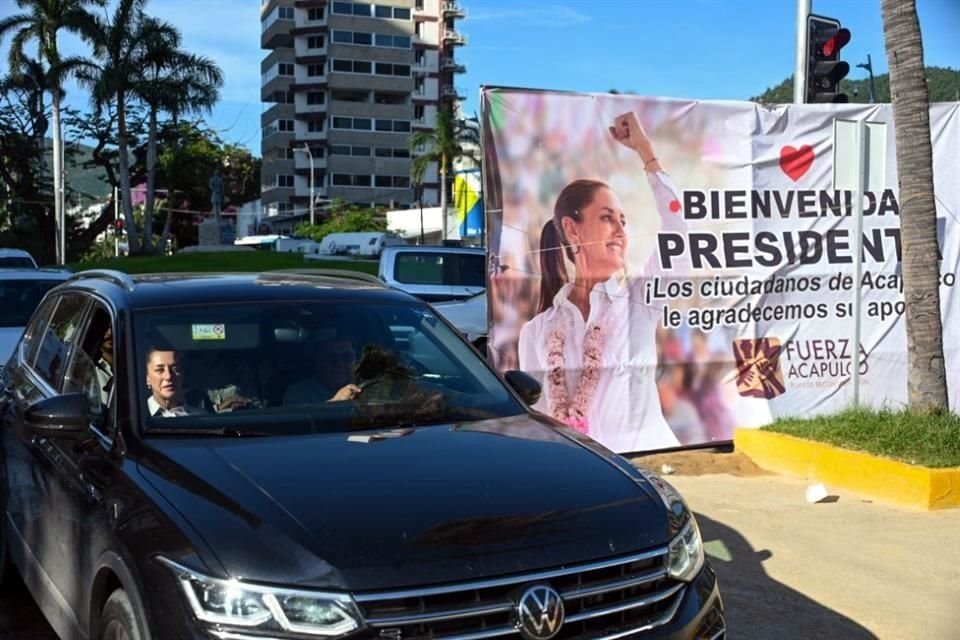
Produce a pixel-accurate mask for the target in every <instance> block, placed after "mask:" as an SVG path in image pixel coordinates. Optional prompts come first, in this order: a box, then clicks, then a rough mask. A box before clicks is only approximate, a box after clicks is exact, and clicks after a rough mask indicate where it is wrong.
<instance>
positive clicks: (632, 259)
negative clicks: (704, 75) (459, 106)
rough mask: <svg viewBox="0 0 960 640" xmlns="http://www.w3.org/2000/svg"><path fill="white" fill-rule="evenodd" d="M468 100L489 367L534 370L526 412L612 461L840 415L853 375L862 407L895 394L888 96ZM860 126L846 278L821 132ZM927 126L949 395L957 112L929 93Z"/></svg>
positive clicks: (955, 343)
mask: <svg viewBox="0 0 960 640" xmlns="http://www.w3.org/2000/svg"><path fill="white" fill-rule="evenodd" d="M481 102H482V133H483V139H484V165H485V171H484V194H485V197H484V200H485V203H486V218H487V234H488V235H487V238H488V247H489V253H490V274H489V288H488V296H489V314H490V334H489V350H490V355H491V358H492V359H493V362H494V364H495V366H496V367H497V368H498V369H499V370H501V371H506V370H510V369H520V370H523V371H525V372H527V373H529V374H531V375H533V376H534V377H536V378H537V379H538V380H539V381H540V382H541V384H542V385H543V394H542V396H541V399H540V401H539V402H538V403H537V404H536V405H535V408H536V409H538V410H540V411H543V412H544V413H547V414H550V415H552V416H554V417H555V418H557V419H559V420H561V421H563V422H565V423H566V424H567V425H569V426H571V427H572V428H574V429H577V430H579V431H581V432H584V433H587V434H589V435H590V436H591V437H592V438H594V439H596V440H597V441H598V442H600V443H601V444H603V445H605V446H607V447H608V448H610V449H612V450H614V451H617V452H621V453H626V452H640V451H649V450H657V449H664V448H672V447H682V446H693V445H700V444H705V443H710V442H717V441H729V440H731V439H732V435H733V429H734V428H735V427H758V426H762V425H764V424H768V423H769V422H771V421H773V420H775V419H776V418H778V417H787V416H810V415H814V414H821V413H828V412H832V411H836V410H840V409H842V408H845V407H846V406H848V405H849V404H850V402H851V399H852V395H853V392H852V371H853V367H858V368H859V374H860V376H859V377H860V393H859V395H860V401H861V403H863V404H865V405H868V406H873V407H882V406H890V407H893V408H896V407H897V406H900V405H902V404H903V403H905V402H906V395H907V390H906V336H905V330H904V324H905V319H904V315H903V311H904V308H903V295H902V289H903V280H902V277H901V269H900V265H901V259H902V256H901V243H900V227H899V224H900V219H899V211H900V202H899V200H898V188H897V185H898V182H897V166H896V155H895V152H896V148H895V140H894V131H893V126H892V121H893V117H892V110H891V108H890V106H889V105H777V106H764V105H758V104H754V103H748V102H726V101H715V102H710V101H685V100H673V99H659V98H644V97H637V96H628V95H616V94H576V93H565V92H548V91H534V90H526V89H504V88H484V89H483V90H482V92H481ZM860 119H865V120H867V121H869V122H870V123H872V124H871V127H872V128H871V131H872V132H873V134H872V136H873V138H877V137H878V135H877V133H876V132H877V131H880V132H882V135H883V136H885V138H886V140H885V141H883V140H881V142H885V144H884V145H883V146H884V147H885V154H886V158H885V160H884V162H883V165H882V167H881V168H880V169H878V167H877V166H876V162H875V161H874V166H872V167H868V168H867V173H868V174H869V175H871V176H875V177H876V179H873V181H872V184H870V185H869V189H868V190H867V191H866V192H865V193H864V199H863V222H862V224H863V227H862V236H861V237H862V254H861V255H862V256H863V262H862V276H861V279H860V282H859V283H855V282H854V275H855V264H854V257H855V255H856V249H855V235H854V234H855V233H856V225H857V218H856V215H855V209H856V207H855V205H854V198H853V193H852V192H851V191H849V190H847V189H842V188H838V186H839V185H837V184H835V181H834V167H833V159H834V137H835V134H834V124H835V121H836V120H860ZM883 123H888V124H889V125H890V126H886V127H883V126H882V125H883ZM931 129H932V140H933V155H934V174H935V191H936V193H935V196H936V202H937V216H938V234H939V242H940V250H941V253H942V259H941V263H940V265H941V288H940V294H941V303H942V305H941V306H942V308H941V311H942V314H943V318H944V345H945V350H946V354H945V355H946V364H947V376H948V383H949V385H950V388H951V389H957V388H960V321H958V319H960V296H958V294H957V286H956V276H957V267H958V261H960V223H958V215H960V105H958V104H935V105H932V107H931ZM838 139H839V138H838ZM847 155H849V154H847ZM839 157H846V156H844V155H843V154H841V155H840V156H839ZM840 173H841V174H842V173H843V172H840ZM858 285H859V290H860V291H861V295H862V297H861V301H862V302H861V304H862V308H861V318H862V328H861V334H860V343H859V344H857V345H855V344H854V337H853V336H854V322H853V308H854V307H853V299H854V295H855V292H856V290H857V288H858ZM957 395H958V394H953V397H951V404H952V407H953V409H955V410H956V409H958V408H960V406H958V398H957Z"/></svg>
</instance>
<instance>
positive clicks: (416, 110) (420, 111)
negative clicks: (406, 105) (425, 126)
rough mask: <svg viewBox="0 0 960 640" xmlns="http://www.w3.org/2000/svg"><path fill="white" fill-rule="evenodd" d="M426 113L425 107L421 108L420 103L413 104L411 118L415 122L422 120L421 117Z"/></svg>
mask: <svg viewBox="0 0 960 640" xmlns="http://www.w3.org/2000/svg"><path fill="white" fill-rule="evenodd" d="M425 115H426V109H424V108H423V105H422V104H418V105H415V106H414V107H413V119H414V120H416V121H417V122H423V118H424V116H425Z"/></svg>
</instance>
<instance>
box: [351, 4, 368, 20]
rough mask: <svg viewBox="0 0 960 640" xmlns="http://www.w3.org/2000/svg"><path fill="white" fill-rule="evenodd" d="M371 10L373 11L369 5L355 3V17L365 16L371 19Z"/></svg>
mask: <svg viewBox="0 0 960 640" xmlns="http://www.w3.org/2000/svg"><path fill="white" fill-rule="evenodd" d="M370 9H372V7H371V6H370V5H369V4H363V3H360V2H354V3H353V15H355V16H364V17H367V18H369V17H370Z"/></svg>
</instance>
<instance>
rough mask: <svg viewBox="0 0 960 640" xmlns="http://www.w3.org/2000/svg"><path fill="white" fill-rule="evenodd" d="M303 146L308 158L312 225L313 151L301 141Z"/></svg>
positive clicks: (311, 221) (312, 220)
mask: <svg viewBox="0 0 960 640" xmlns="http://www.w3.org/2000/svg"><path fill="white" fill-rule="evenodd" d="M303 148H304V150H305V151H306V152H307V157H308V158H309V159H310V225H311V226H313V224H314V218H313V203H314V202H316V199H317V198H316V195H315V194H314V191H313V153H311V152H310V145H309V144H307V143H306V142H304V143H303Z"/></svg>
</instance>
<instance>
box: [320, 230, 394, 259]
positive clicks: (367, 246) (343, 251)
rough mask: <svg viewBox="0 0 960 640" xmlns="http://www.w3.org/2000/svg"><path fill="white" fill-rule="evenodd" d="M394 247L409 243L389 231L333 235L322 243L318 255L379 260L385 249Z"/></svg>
mask: <svg viewBox="0 0 960 640" xmlns="http://www.w3.org/2000/svg"><path fill="white" fill-rule="evenodd" d="M393 246H407V241H406V240H404V239H403V238H401V237H400V236H397V235H395V234H392V233H390V232H387V231H364V232H359V231H358V232H352V233H331V234H329V235H326V236H324V238H323V240H321V241H320V246H319V247H318V248H317V254H318V257H321V258H322V257H324V256H360V257H364V258H378V257H380V254H381V252H382V251H383V249H384V248H385V247H393Z"/></svg>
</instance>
